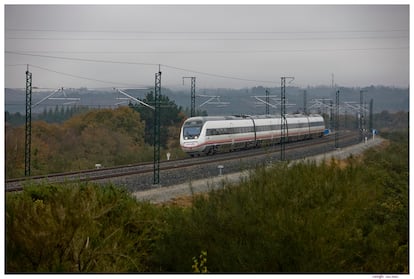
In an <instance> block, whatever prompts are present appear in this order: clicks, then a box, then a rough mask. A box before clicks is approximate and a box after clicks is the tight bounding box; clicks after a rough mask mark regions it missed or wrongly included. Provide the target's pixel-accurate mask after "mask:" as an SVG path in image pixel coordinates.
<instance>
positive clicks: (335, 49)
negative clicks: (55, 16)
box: [6, 46, 409, 66]
mask: <svg viewBox="0 0 414 279" xmlns="http://www.w3.org/2000/svg"><path fill="white" fill-rule="evenodd" d="M403 49H409V46H402V47H372V48H312V49H279V50H274V49H273V50H266V49H263V50H254V49H252V50H199V51H197V50H196V51H192V50H176V51H53V50H50V51H47V50H21V51H20V50H19V51H14V52H16V53H17V52H18V53H22V54H24V53H28V54H33V53H61V54H125V55H129V54H246V53H286V52H321V51H322V52H335V51H370V50H403ZM6 52H7V51H6ZM21 65H26V64H18V65H10V66H21Z"/></svg>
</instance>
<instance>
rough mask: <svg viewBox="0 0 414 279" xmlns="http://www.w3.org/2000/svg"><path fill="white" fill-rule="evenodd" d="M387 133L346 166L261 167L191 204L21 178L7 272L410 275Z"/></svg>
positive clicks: (397, 139) (402, 177)
mask: <svg viewBox="0 0 414 279" xmlns="http://www.w3.org/2000/svg"><path fill="white" fill-rule="evenodd" d="M390 140H391V143H390V144H389V145H388V146H387V147H386V148H385V149H384V150H370V151H368V152H366V153H365V155H364V156H363V157H362V158H349V159H348V160H347V162H346V164H338V163H335V162H333V163H332V162H331V163H329V164H323V165H320V166H317V165H315V164H307V165H305V164H298V165H295V166H292V167H290V168H287V166H286V164H280V165H276V166H274V167H273V168H271V169H263V168H259V169H257V170H256V171H255V172H254V173H252V176H251V178H249V179H246V180H245V181H243V182H242V183H240V185H237V187H234V186H235V185H224V186H225V187H224V189H223V190H217V191H213V192H211V193H209V195H206V196H194V197H193V201H192V204H191V206H188V207H178V206H173V205H164V206H156V205H151V204H149V203H142V202H137V201H135V200H134V199H133V198H132V197H131V196H130V195H129V193H127V192H126V191H123V190H120V189H117V188H115V187H113V186H111V185H108V186H106V187H99V186H96V185H93V184H81V185H69V184H67V185H60V186H51V185H41V186H34V185H33V186H28V187H26V189H25V191H24V192H23V193H18V194H16V193H12V194H7V195H6V271H7V272H192V271H194V270H197V267H200V270H201V271H203V270H204V271H205V270H208V271H209V272H330V273H331V272H368V273H387V272H390V273H407V272H408V133H399V134H397V135H395V133H394V134H393V137H392V138H391V139H390ZM205 252H207V253H205ZM199 256H200V257H199ZM194 257H196V258H194ZM197 259H199V260H198V264H196V262H195V261H196V260H197ZM200 262H203V265H204V269H203V268H201V266H200V265H201V263H200Z"/></svg>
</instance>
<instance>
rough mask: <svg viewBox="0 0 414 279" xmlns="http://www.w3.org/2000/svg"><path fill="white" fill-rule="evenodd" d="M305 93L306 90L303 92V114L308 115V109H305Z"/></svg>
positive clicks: (306, 101)
mask: <svg viewBox="0 0 414 279" xmlns="http://www.w3.org/2000/svg"><path fill="white" fill-rule="evenodd" d="M307 103H308V100H307V93H306V90H303V114H304V115H307V114H308V109H307Z"/></svg>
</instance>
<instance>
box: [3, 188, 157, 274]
mask: <svg viewBox="0 0 414 279" xmlns="http://www.w3.org/2000/svg"><path fill="white" fill-rule="evenodd" d="M157 219H158V218H157V217H156V211H155V209H154V208H153V207H152V206H150V205H149V204H147V203H136V201H135V200H134V199H133V198H131V197H130V196H129V195H128V193H127V192H125V191H122V190H120V189H118V188H115V187H113V186H111V185H108V186H103V187H100V186H96V185H91V184H81V185H74V184H68V185H59V186H51V185H46V184H45V185H33V186H29V187H26V188H25V190H24V192H22V193H17V194H7V197H6V258H7V260H6V271H7V272H128V271H135V272H143V271H148V264H147V259H148V255H149V254H151V251H152V249H153V245H154V242H155V241H156V239H157V237H158V235H157V231H158V229H157V227H159V224H158V221H157Z"/></svg>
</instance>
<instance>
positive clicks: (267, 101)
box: [265, 89, 270, 115]
mask: <svg viewBox="0 0 414 279" xmlns="http://www.w3.org/2000/svg"><path fill="white" fill-rule="evenodd" d="M265 93H266V111H265V114H266V115H269V114H270V110H269V102H270V98H269V89H266V90H265Z"/></svg>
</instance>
